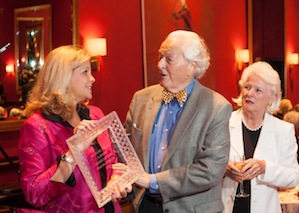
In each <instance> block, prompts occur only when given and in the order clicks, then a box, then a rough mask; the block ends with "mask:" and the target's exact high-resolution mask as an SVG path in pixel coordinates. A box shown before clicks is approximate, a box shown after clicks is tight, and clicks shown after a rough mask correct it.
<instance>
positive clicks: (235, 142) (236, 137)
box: [229, 110, 244, 161]
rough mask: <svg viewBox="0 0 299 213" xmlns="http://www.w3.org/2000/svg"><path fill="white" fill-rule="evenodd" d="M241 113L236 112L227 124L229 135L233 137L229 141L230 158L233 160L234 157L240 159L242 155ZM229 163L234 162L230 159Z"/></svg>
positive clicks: (240, 111) (239, 111)
mask: <svg viewBox="0 0 299 213" xmlns="http://www.w3.org/2000/svg"><path fill="white" fill-rule="evenodd" d="M241 113H242V110H238V111H237V113H236V114H235V115H234V116H232V117H231V118H230V122H229V129H230V135H233V137H230V139H231V154H230V156H232V158H234V156H239V157H241V156H243V155H244V144H243V131H242V119H241ZM240 141H241V143H240ZM230 161H234V159H230Z"/></svg>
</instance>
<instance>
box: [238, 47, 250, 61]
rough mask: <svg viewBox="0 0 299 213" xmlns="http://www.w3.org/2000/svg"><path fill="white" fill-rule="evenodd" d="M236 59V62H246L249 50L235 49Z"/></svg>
mask: <svg viewBox="0 0 299 213" xmlns="http://www.w3.org/2000/svg"><path fill="white" fill-rule="evenodd" d="M236 60H237V62H243V63H248V62H249V50H248V49H242V50H237V51H236Z"/></svg>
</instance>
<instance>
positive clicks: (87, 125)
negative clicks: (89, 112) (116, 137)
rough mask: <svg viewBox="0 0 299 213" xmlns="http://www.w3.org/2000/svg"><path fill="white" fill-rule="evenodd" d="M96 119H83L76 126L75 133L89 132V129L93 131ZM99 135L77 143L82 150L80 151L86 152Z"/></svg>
mask: <svg viewBox="0 0 299 213" xmlns="http://www.w3.org/2000/svg"><path fill="white" fill-rule="evenodd" d="M95 122H96V121H94V120H82V121H81V122H80V123H79V124H78V125H77V126H76V127H75V128H74V134H77V133H78V134H81V135H84V134H88V132H89V131H91V130H92V129H93V128H94V127H95V126H96V125H95ZM96 137H97V136H94V137H92V138H89V139H88V140H86V141H82V142H81V143H78V144H77V148H78V149H79V150H80V152H84V151H85V150H86V149H87V148H88V147H89V146H90V145H91V144H92V142H93V141H94V139H95V138H96Z"/></svg>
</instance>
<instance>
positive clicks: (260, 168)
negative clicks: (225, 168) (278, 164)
mask: <svg viewBox="0 0 299 213" xmlns="http://www.w3.org/2000/svg"><path fill="white" fill-rule="evenodd" d="M245 163H246V165H245V166H244V167H243V168H242V170H241V172H243V178H244V180H251V179H253V178H255V177H257V176H258V175H260V174H264V173H265V169H266V163H265V161H264V160H257V159H253V158H249V159H247V160H245Z"/></svg>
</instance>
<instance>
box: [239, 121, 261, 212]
mask: <svg viewBox="0 0 299 213" xmlns="http://www.w3.org/2000/svg"><path fill="white" fill-rule="evenodd" d="M261 129H262V127H261V128H259V129H258V130H256V131H251V130H249V129H247V128H246V127H245V125H244V124H243V123H242V132H243V144H244V154H245V158H246V159H248V158H252V157H253V153H254V150H255V147H256V145H257V142H258V139H259V136H260V133H261ZM239 187H240V186H238V189H237V193H239V191H240V189H239ZM250 188H251V187H250V181H249V180H246V181H244V192H245V193H247V194H250ZM240 212H242V213H250V196H249V197H247V198H235V203H234V208H233V213H240Z"/></svg>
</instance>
